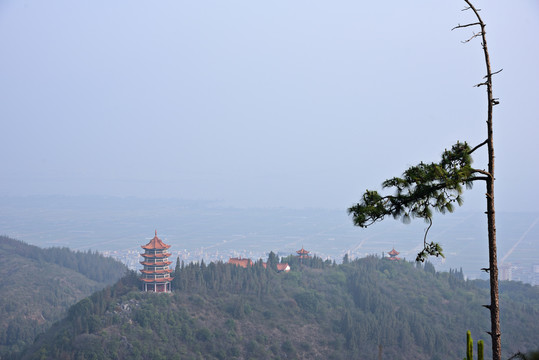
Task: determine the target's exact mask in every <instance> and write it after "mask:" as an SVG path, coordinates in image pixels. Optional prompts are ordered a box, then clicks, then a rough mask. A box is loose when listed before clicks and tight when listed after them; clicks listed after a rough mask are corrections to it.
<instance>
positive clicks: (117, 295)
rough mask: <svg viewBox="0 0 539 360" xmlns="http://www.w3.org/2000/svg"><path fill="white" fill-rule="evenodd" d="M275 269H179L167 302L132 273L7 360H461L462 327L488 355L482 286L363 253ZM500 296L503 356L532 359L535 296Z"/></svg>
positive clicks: (512, 287)
mask: <svg viewBox="0 0 539 360" xmlns="http://www.w3.org/2000/svg"><path fill="white" fill-rule="evenodd" d="M282 261H285V262H288V263H289V264H290V265H291V267H292V270H291V271H290V272H288V273H277V272H275V271H273V270H271V269H264V267H263V266H262V262H261V261H258V262H256V263H255V264H254V266H252V267H249V268H246V269H243V268H240V267H236V266H233V265H231V264H224V263H221V262H217V263H210V264H205V263H204V262H201V263H191V264H188V265H182V264H178V265H177V266H176V270H175V273H174V276H175V279H174V282H173V288H174V289H175V290H174V291H173V292H172V294H164V293H162V294H155V293H143V292H141V291H140V290H138V289H139V282H138V278H137V274H136V272H130V273H129V274H128V275H127V276H125V277H124V278H122V279H121V280H120V281H119V282H118V283H116V284H115V285H114V286H111V287H107V288H105V289H104V290H102V291H99V292H97V293H95V294H93V295H92V296H90V297H89V298H86V299H83V300H82V301H80V302H79V303H77V304H76V305H74V306H72V307H71V308H70V310H69V313H68V316H67V317H66V318H65V319H63V320H62V321H60V322H58V323H57V324H55V325H54V326H53V327H52V328H51V329H50V330H49V331H47V332H46V333H45V334H43V335H41V336H39V337H38V339H37V340H36V342H35V343H34V344H33V345H32V346H31V347H29V348H28V349H26V351H25V352H24V353H23V354H22V355H19V356H14V358H22V359H39V358H41V359H59V358H61V359H67V360H69V359H79V358H87V359H89V358H96V359H283V358H289V359H351V358H376V357H377V356H378V353H379V351H381V352H382V355H383V358H385V359H412V358H414V359H447V358H462V356H464V355H463V354H464V351H465V334H466V330H471V331H472V334H474V337H475V338H476V339H478V338H483V339H484V340H485V348H486V349H487V350H488V349H489V347H490V345H489V339H488V336H487V335H486V334H485V333H484V331H485V329H487V328H488V314H487V312H486V310H485V309H484V308H483V307H482V306H481V305H482V304H486V303H487V302H488V289H487V288H488V285H487V284H486V282H484V281H479V280H476V281H466V280H464V278H463V275H462V272H461V271H460V270H459V271H454V270H452V271H450V272H444V273H440V272H436V271H435V269H434V266H433V265H432V264H430V263H427V264H425V265H424V266H421V265H416V264H413V263H409V262H405V261H400V262H391V261H388V260H385V259H380V258H377V257H372V256H371V257H367V258H362V259H358V260H354V261H351V262H347V263H345V264H341V265H336V264H335V263H333V262H330V261H322V260H321V259H320V258H313V259H310V260H309V261H308V262H307V263H305V264H304V265H300V264H298V263H297V259H295V258H294V257H288V258H285V259H282ZM501 299H502V300H501V301H502V309H503V312H502V326H503V329H504V336H503V342H504V357H509V356H510V355H511V354H513V353H516V352H517V351H522V352H525V351H529V350H535V349H536V347H537V344H538V343H539V341H538V338H537V334H539V289H538V288H537V287H532V286H529V285H524V284H521V283H513V282H507V283H506V282H504V283H502V286H501ZM483 335H484V336H483ZM487 355H488V354H487Z"/></svg>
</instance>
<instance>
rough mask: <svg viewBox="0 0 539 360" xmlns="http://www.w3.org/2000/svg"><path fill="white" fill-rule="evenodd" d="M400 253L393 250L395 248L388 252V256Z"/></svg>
mask: <svg viewBox="0 0 539 360" xmlns="http://www.w3.org/2000/svg"><path fill="white" fill-rule="evenodd" d="M399 254H400V252H398V251H397V250H395V248H393V250H391V251H390V252H388V255H391V256H397V255H399Z"/></svg>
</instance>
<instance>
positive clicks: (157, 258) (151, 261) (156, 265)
mask: <svg viewBox="0 0 539 360" xmlns="http://www.w3.org/2000/svg"><path fill="white" fill-rule="evenodd" d="M169 247H170V245H167V244H165V243H164V242H163V241H161V239H159V238H158V237H157V230H155V237H154V238H153V239H152V240H150V242H149V243H147V244H146V245H144V246H142V248H143V249H144V250H146V251H145V252H144V253H143V254H140V255H141V256H142V257H143V258H144V260H143V261H141V262H140V263H141V264H142V265H144V268H143V269H142V270H140V272H141V273H142V275H141V277H140V280H141V281H142V285H143V287H142V290H144V291H153V292H169V291H170V282H171V281H172V279H174V278H172V277H170V273H171V272H172V269H170V264H172V261H169V260H168V257H169V256H171V254H170V253H168V252H167V250H168V248H169Z"/></svg>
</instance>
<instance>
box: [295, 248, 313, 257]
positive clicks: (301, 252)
mask: <svg viewBox="0 0 539 360" xmlns="http://www.w3.org/2000/svg"><path fill="white" fill-rule="evenodd" d="M309 252H310V251H307V250H305V249H304V248H303V246H302V247H301V249H300V250H298V251H296V253H297V254H298V255H297V256H298V258H299V259H308V258H310V257H311V256H310V255H309Z"/></svg>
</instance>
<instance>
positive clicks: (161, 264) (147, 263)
mask: <svg viewBox="0 0 539 360" xmlns="http://www.w3.org/2000/svg"><path fill="white" fill-rule="evenodd" d="M140 263H141V264H142V265H148V266H165V265H170V264H172V261H162V262H150V261H141V262H140Z"/></svg>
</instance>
